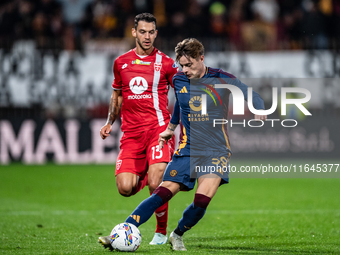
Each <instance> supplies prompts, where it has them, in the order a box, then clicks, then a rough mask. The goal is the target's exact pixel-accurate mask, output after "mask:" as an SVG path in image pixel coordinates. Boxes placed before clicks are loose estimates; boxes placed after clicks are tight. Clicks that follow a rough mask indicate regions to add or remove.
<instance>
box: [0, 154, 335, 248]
mask: <svg viewBox="0 0 340 255" xmlns="http://www.w3.org/2000/svg"><path fill="white" fill-rule="evenodd" d="M283 162H289V163H290V161H283ZM293 162H294V163H297V164H299V163H301V162H298V161H293ZM313 162H314V163H320V162H318V161H312V162H311V161H309V163H313ZM255 163H256V164H260V162H259V161H258V162H253V161H246V162H242V163H239V164H248V165H251V164H255ZM272 163H273V164H274V163H275V162H274V161H272ZM276 163H277V162H276ZM333 163H336V162H333ZM338 163H339V162H338ZM236 164H237V162H236ZM339 194H340V179H339V178H299V179H296V178H289V179H282V178H269V179H265V178H252V179H250V178H247V179H246V178H234V179H231V183H230V184H228V185H224V186H222V187H221V188H220V189H219V191H218V193H217V195H216V196H215V197H214V199H213V200H212V202H211V204H210V205H209V208H208V210H207V213H206V215H205V216H204V218H203V219H202V220H201V222H199V224H198V225H197V226H195V227H194V228H193V229H192V230H191V231H189V232H187V233H186V234H185V236H184V242H185V245H186V248H187V249H188V253H187V254H193V253H201V254H207V253H213V254H235V253H238V254H245V253H246V254H268V253H271V254H340V198H339ZM193 195H194V192H181V193H179V194H178V195H177V196H176V197H175V198H173V199H172V200H171V202H170V211H169V226H168V230H169V231H171V230H173V229H174V228H175V227H176V225H177V221H178V220H179V219H180V217H181V215H182V211H183V210H184V209H185V208H186V207H187V206H188V205H189V204H190V203H191V201H192V199H193ZM147 196H148V192H147V190H146V189H144V190H143V191H142V192H140V193H139V194H137V195H136V196H133V197H130V198H125V197H122V196H120V195H119V194H118V192H117V189H116V186H115V180H114V167H113V166H107V165H104V166H100V165H84V166H79V165H77V166H58V165H53V164H49V165H44V166H23V165H20V164H13V165H9V166H0V253H2V254H110V253H109V252H108V251H107V250H104V249H103V248H102V247H101V246H100V245H99V244H98V243H97V239H98V236H99V235H102V234H104V235H107V234H109V232H110V231H111V229H112V228H113V226H114V225H116V224H118V223H121V222H123V221H124V220H125V218H126V217H127V216H128V215H129V213H131V212H132V210H133V209H134V208H135V206H136V205H138V204H139V202H140V201H141V200H142V199H144V198H146V197H147ZM155 222H156V221H155V218H154V217H152V218H151V219H150V221H149V222H147V223H146V224H144V225H142V226H141V227H140V230H141V233H142V238H143V241H142V245H141V246H140V248H139V249H138V250H137V252H136V253H138V254H165V253H169V254H170V253H171V254H172V251H171V249H170V245H169V244H167V245H163V246H150V245H148V242H149V241H150V240H151V239H152V236H153V232H154V229H155Z"/></svg>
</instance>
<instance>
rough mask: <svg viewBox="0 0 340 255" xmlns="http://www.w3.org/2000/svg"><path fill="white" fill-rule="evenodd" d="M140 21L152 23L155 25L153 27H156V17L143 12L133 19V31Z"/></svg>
mask: <svg viewBox="0 0 340 255" xmlns="http://www.w3.org/2000/svg"><path fill="white" fill-rule="evenodd" d="M141 20H142V21H145V22H148V23H151V22H153V23H155V26H156V17H155V16H153V15H152V14H151V13H147V12H143V13H140V14H138V15H137V16H136V17H135V29H137V26H138V22H139V21H141Z"/></svg>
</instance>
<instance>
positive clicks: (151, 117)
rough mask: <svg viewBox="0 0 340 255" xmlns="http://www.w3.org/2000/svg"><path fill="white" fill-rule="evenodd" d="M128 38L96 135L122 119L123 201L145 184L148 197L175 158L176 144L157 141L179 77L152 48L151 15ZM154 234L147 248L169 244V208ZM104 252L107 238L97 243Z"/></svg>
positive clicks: (119, 169) (119, 173) (139, 19)
mask: <svg viewBox="0 0 340 255" xmlns="http://www.w3.org/2000/svg"><path fill="white" fill-rule="evenodd" d="M132 35H133V37H135V38H136V48H134V49H131V50H130V51H128V52H127V53H125V54H123V55H121V56H119V57H118V58H117V59H116V60H115V62H114V66H113V72H114V76H115V77H114V81H113V84H112V88H113V92H112V96H111V100H110V106H109V114H108V118H107V122H106V124H105V125H104V126H103V127H102V128H101V130H100V136H101V137H102V139H105V138H106V137H108V136H109V135H110V132H111V126H112V124H113V123H114V121H115V120H116V119H117V117H118V115H119V113H121V120H122V124H121V129H122V131H123V132H124V134H123V137H122V138H121V141H120V152H119V155H118V158H117V162H116V173H115V174H116V184H117V187H118V191H119V193H120V194H121V195H123V196H127V197H128V196H131V195H134V194H136V193H137V192H138V191H139V190H141V189H142V188H143V187H144V186H145V185H146V184H147V185H148V186H149V191H150V194H152V192H153V191H154V190H155V189H156V188H157V187H158V185H159V184H160V183H161V181H162V177H163V173H164V170H165V168H166V166H167V163H168V162H169V161H170V160H171V157H172V154H173V152H174V140H172V141H171V142H169V143H168V144H167V146H166V147H165V148H163V149H162V150H160V149H159V144H158V135H159V133H161V132H162V131H164V129H165V128H166V127H167V125H168V123H169V121H170V114H169V112H168V109H167V106H168V98H167V94H168V90H169V84H170V85H171V86H172V87H173V85H172V78H173V76H174V75H175V74H176V73H177V69H178V68H177V65H176V64H175V62H174V61H173V60H172V59H171V58H170V57H168V56H167V55H165V54H164V53H162V52H161V51H159V50H158V49H156V48H155V47H154V46H153V43H154V40H155V39H156V37H157V30H156V18H155V17H154V16H153V15H152V14H149V13H142V14H139V15H137V16H136V17H135V27H134V28H133V29H132ZM155 215H156V218H157V228H156V233H155V236H154V238H153V240H152V241H151V242H150V244H164V243H166V241H167V235H166V227H167V219H168V204H165V205H164V206H162V207H160V208H158V209H157V210H156V211H155ZM99 242H100V243H102V244H103V246H104V247H111V246H110V239H109V237H100V238H99Z"/></svg>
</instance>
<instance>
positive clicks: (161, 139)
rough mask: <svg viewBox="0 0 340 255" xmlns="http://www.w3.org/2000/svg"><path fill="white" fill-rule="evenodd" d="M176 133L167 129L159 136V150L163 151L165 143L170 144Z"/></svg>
mask: <svg viewBox="0 0 340 255" xmlns="http://www.w3.org/2000/svg"><path fill="white" fill-rule="evenodd" d="M173 135H174V131H171V130H169V129H165V130H164V131H163V132H162V133H160V134H159V138H158V144H159V149H160V150H161V149H163V147H164V143H166V144H167V143H168V141H169V140H170V139H171V137H173Z"/></svg>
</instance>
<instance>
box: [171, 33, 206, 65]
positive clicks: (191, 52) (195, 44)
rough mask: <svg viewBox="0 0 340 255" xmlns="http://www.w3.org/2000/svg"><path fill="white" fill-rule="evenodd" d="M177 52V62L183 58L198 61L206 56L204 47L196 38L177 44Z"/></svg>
mask: <svg viewBox="0 0 340 255" xmlns="http://www.w3.org/2000/svg"><path fill="white" fill-rule="evenodd" d="M175 52H176V61H178V60H179V59H180V58H181V57H182V56H185V57H191V58H194V59H196V60H197V59H198V58H199V57H200V56H202V55H204V46H203V44H202V43H201V42H200V41H199V40H197V39H195V38H187V39H184V40H183V41H181V42H179V43H178V44H177V46H176V48H175Z"/></svg>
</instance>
